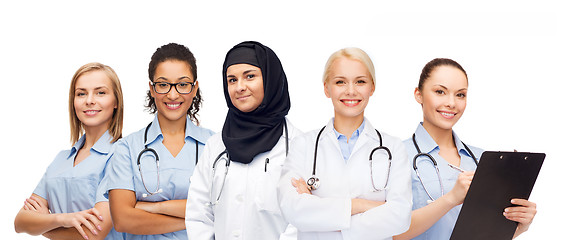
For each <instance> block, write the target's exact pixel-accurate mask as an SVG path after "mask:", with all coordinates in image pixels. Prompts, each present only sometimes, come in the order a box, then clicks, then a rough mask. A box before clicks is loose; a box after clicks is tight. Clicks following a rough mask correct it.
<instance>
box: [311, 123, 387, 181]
mask: <svg viewBox="0 0 569 240" xmlns="http://www.w3.org/2000/svg"><path fill="white" fill-rule="evenodd" d="M324 128H326V126H324V127H323V128H322V129H320V132H318V135H317V136H316V143H315V144H314V163H313V165H312V177H310V178H309V179H308V180H306V184H307V185H308V189H310V191H312V190H316V189H318V187H320V179H318V177H316V158H317V156H318V142H319V140H320V135H322V132H323V131H324ZM375 132H376V133H377V136H378V137H379V147H376V148H374V149H373V150H371V152H370V154H369V171H370V176H371V185H372V187H373V190H374V192H377V191H384V190H387V182H388V181H389V173H390V172H391V151H389V148H387V147H385V146H383V139H382V137H381V134H380V133H379V131H377V129H376V130H375ZM379 149H383V150H385V151H386V152H387V155H388V159H387V160H388V167H387V177H386V179H385V186H383V187H382V188H377V187H375V183H374V181H373V153H374V152H375V151H376V150H379Z"/></svg>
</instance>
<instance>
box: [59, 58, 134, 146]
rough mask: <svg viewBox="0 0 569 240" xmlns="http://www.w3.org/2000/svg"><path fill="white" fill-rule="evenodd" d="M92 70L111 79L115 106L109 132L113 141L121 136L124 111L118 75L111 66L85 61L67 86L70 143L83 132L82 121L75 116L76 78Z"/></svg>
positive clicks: (76, 139) (74, 141)
mask: <svg viewBox="0 0 569 240" xmlns="http://www.w3.org/2000/svg"><path fill="white" fill-rule="evenodd" d="M93 71H102V72H104V73H105V74H106V75H107V77H108V78H109V79H110V80H111V86H112V89H113V93H114V95H115V101H116V104H117V108H116V109H115V110H114V113H113V118H112V120H111V122H110V124H109V129H108V131H109V134H110V135H111V136H112V137H113V140H112V141H113V142H115V141H117V140H119V139H120V138H121V137H122V127H123V123H122V122H123V113H124V103H123V94H122V88H121V83H120V81H119V77H118V76H117V74H116V73H115V70H113V69H112V68H111V67H109V66H107V65H104V64H101V63H97V62H93V63H87V64H85V65H83V66H81V67H80V68H79V69H78V70H77V71H76V72H75V74H74V75H73V78H72V79H71V86H70V87H69V126H70V128H71V144H75V143H76V142H77V141H78V140H79V138H80V137H81V135H82V134H83V133H84V132H85V128H84V126H83V123H82V122H81V121H80V120H79V118H77V114H76V113H75V104H74V101H75V86H76V84H77V79H79V77H81V76H82V75H83V74H85V73H88V72H93Z"/></svg>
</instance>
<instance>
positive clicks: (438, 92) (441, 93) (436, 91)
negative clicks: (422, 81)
mask: <svg viewBox="0 0 569 240" xmlns="http://www.w3.org/2000/svg"><path fill="white" fill-rule="evenodd" d="M435 93H436V94H437V95H444V94H445V91H443V90H440V89H437V90H435Z"/></svg>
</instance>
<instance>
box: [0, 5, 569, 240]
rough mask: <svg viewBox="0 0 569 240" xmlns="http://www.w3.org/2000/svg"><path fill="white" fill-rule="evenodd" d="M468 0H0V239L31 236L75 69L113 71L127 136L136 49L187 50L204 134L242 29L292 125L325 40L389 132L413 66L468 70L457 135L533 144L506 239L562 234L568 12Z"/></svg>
mask: <svg viewBox="0 0 569 240" xmlns="http://www.w3.org/2000/svg"><path fill="white" fill-rule="evenodd" d="M204 2H205V1H204ZM389 2H392V1H389ZM470 2H472V3H456V2H454V1H453V2H450V1H449V2H439V3H437V4H432V3H430V4H427V3H423V2H422V1H416V2H413V1H411V2H409V1H405V2H402V3H389V4H385V3H376V2H375V1H373V2H372V1H370V2H361V1H349V3H347V1H346V2H335V1H322V2H318V3H312V2H309V1H281V2H278V3H266V2H264V1H259V2H214V1H210V2H208V3H193V2H190V1H188V2H172V1H162V2H160V3H158V2H156V3H150V2H140V1H123V2H105V1H102V2H101V1H93V2H92V3H86V2H85V3H83V2H81V3H80V2H78V1H77V2H76V1H73V2H57V1H35V2H34V1H19V2H17V3H12V2H10V3H6V2H5V1H3V2H2V3H0V32H1V37H0V69H1V75H0V76H1V78H2V80H1V81H0V83H1V84H2V88H1V89H2V93H1V94H0V97H1V102H2V106H4V107H3V108H4V111H2V117H1V119H2V124H1V125H0V128H1V129H0V132H1V133H2V137H1V138H0V141H1V143H0V147H1V151H2V153H3V157H1V158H0V161H2V162H3V166H4V167H3V171H2V174H0V178H1V181H0V182H1V183H2V184H3V185H4V186H3V187H2V188H3V191H2V195H3V197H2V205H1V206H2V209H1V210H2V214H1V215H2V217H1V218H0V221H1V222H0V237H1V238H2V239H32V238H34V237H30V236H28V235H26V234H16V233H15V232H14V230H13V221H14V217H15V215H16V213H17V212H18V210H19V209H20V207H21V206H22V204H23V202H24V199H25V198H26V197H28V196H29V195H30V194H31V192H32V191H33V189H34V188H35V186H36V184H37V183H38V181H39V180H40V178H41V176H42V174H43V173H44V171H45V169H46V167H47V166H48V164H49V163H50V162H51V161H52V160H53V158H54V157H55V155H56V154H57V153H58V152H59V151H60V150H62V149H64V148H69V147H70V143H69V127H68V113H67V101H68V96H67V95H68V88H69V83H70V80H71V77H72V75H73V73H74V72H75V70H77V68H79V67H80V66H81V65H83V64H85V63H88V62H93V61H97V62H101V63H104V64H107V65H110V66H111V67H113V68H114V69H115V70H116V72H117V73H118V75H119V78H120V79H121V82H122V87H123V91H124V99H125V107H126V110H125V118H124V120H125V127H124V131H123V133H124V134H123V135H128V134H130V133H132V132H133V131H136V130H138V129H140V128H142V127H144V126H145V125H146V124H147V123H148V122H149V121H151V120H152V118H153V117H152V116H151V115H150V114H148V113H147V112H145V111H144V108H143V105H144V99H145V94H146V90H147V86H148V85H147V82H148V77H147V68H148V62H149V60H150V56H151V55H152V53H153V52H154V51H155V49H156V48H157V47H159V46H161V45H163V44H166V43H169V42H177V43H181V44H184V45H186V46H188V47H189V48H190V50H191V51H192V52H193V53H194V54H195V56H196V58H197V61H198V80H199V81H200V88H201V90H202V92H203V96H204V99H205V101H204V105H203V108H202V110H201V111H200V120H201V122H202V126H204V127H207V128H210V129H212V130H214V131H216V132H218V131H220V130H221V127H222V124H223V120H224V117H225V113H226V110H227V108H226V105H225V101H224V97H223V94H222V89H223V88H222V84H221V81H222V78H221V66H222V63H223V59H224V56H225V53H226V52H227V50H229V49H230V48H231V47H232V46H233V45H235V44H237V43H239V42H241V41H244V40H256V41H259V42H261V43H263V44H265V45H267V46H269V47H271V48H272V49H273V50H274V51H275V52H276V53H277V55H278V56H279V57H280V59H281V61H282V63H283V66H284V69H285V72H286V74H287V76H288V80H289V89H290V95H291V101H292V108H291V110H290V112H289V118H290V119H291V120H292V122H293V123H295V125H296V126H297V127H299V128H300V129H301V130H303V131H308V130H312V129H316V128H319V127H320V126H323V125H324V124H326V123H327V121H328V119H329V118H330V117H331V116H332V114H333V112H332V105H331V104H330V102H329V100H328V99H327V98H326V97H325V96H324V94H323V91H322V83H321V75H322V71H323V67H324V63H325V61H326V59H327V58H328V56H329V55H330V54H331V53H332V52H333V51H335V50H338V49H340V48H343V47H348V46H356V47H360V48H362V49H364V50H365V51H366V52H367V53H368V54H369V55H370V56H371V58H372V60H373V61H374V63H375V67H376V72H377V79H378V82H377V86H376V92H375V94H374V96H373V97H372V98H371V100H370V104H369V105H368V107H367V111H366V116H367V117H368V119H370V120H371V121H372V122H373V124H374V126H375V127H376V128H378V129H381V130H382V131H385V132H388V133H390V134H392V135H395V136H398V137H400V138H401V139H406V138H408V137H410V135H411V134H412V133H413V131H414V130H415V128H416V126H417V124H418V122H419V121H420V120H421V119H422V113H421V110H420V106H419V104H417V103H416V102H415V100H414V99H413V89H414V87H415V86H416V84H417V82H418V78H419V74H420V71H421V68H422V67H423V65H424V64H425V63H427V62H428V61H429V60H431V59H433V58H435V57H448V58H452V59H455V60H457V61H458V62H459V63H461V64H462V66H463V67H464V68H465V69H466V71H467V73H468V76H469V80H470V86H469V98H468V107H467V110H466V112H465V114H464V116H463V117H462V120H461V121H460V122H459V123H458V124H457V125H456V126H455V131H456V132H457V133H458V134H459V135H460V137H461V139H462V140H464V141H465V142H466V143H468V144H471V145H474V146H478V147H482V148H484V149H486V150H512V149H514V148H516V149H518V150H520V151H533V152H545V153H546V154H547V157H546V161H545V163H544V165H543V168H542V171H541V173H540V176H539V178H538V180H537V183H536V185H535V187H534V191H533V193H532V196H531V198H530V200H532V201H535V202H537V203H538V214H537V216H536V217H535V219H534V223H533V225H532V227H531V228H530V230H529V231H528V232H527V233H526V234H524V235H523V236H522V237H520V238H519V239H543V238H545V237H544V236H548V237H557V238H559V236H565V235H566V234H565V231H564V230H563V228H564V227H566V224H563V223H562V221H563V222H567V220H566V219H565V218H566V215H567V213H568V211H567V210H566V209H565V205H566V203H565V202H566V199H567V197H568V194H567V191H566V190H565V189H564V188H565V185H564V184H563V183H565V182H566V179H567V178H566V177H562V174H565V173H566V171H565V169H567V164H566V162H567V160H568V158H567V156H566V155H562V147H563V146H564V140H565V139H564V138H563V137H566V136H567V134H568V133H569V132H568V131H567V128H566V127H565V124H563V123H565V122H566V121H567V117H568V112H569V111H568V107H567V104H568V103H569V101H568V100H567V98H566V97H565V96H564V95H565V94H566V92H567V87H568V85H569V84H568V83H567V81H568V80H569V79H568V77H567V74H566V72H567V69H568V66H569V65H568V63H569V60H567V56H568V54H569V47H568V42H569V41H568V40H569V34H568V33H569V30H568V27H569V17H568V16H569V10H568V9H567V8H565V7H564V6H562V5H561V4H560V3H558V2H552V1H540V3H539V5H536V4H532V3H531V2H526V1H511V2H502V3H495V2H494V1H492V2H488V4H485V3H483V2H480V1H470ZM562 181H565V182H562ZM555 186H558V187H561V188H563V189H559V190H557V189H558V188H556V187H555ZM37 238H41V237H37ZM37 238H35V239H37Z"/></svg>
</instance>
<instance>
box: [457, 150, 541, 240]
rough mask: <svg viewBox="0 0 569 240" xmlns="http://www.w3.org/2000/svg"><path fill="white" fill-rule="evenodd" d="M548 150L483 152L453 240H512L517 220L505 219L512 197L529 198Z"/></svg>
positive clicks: (459, 216)
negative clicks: (539, 151)
mask: <svg viewBox="0 0 569 240" xmlns="http://www.w3.org/2000/svg"><path fill="white" fill-rule="evenodd" d="M544 159H545V153H527V152H492V151H486V152H484V153H483V154H482V157H481V158H480V162H479V164H478V168H477V169H476V172H475V173H474V177H473V179H472V183H471V185H470V188H469V189H468V192H467V193H466V197H465V199H464V203H463V205H462V209H461V210H460V214H459V215H458V219H457V221H456V224H455V226H454V229H453V231H452V235H451V237H450V240H475V239H476V240H479V239H485V240H493V239H495V240H500V239H508V240H511V239H512V237H513V236H514V233H515V231H516V227H517V224H518V223H517V222H513V221H510V220H508V219H506V218H505V217H504V215H503V212H504V209H505V208H507V207H510V206H513V205H512V204H511V203H510V200H511V199H512V198H523V199H528V198H529V195H530V193H531V190H532V189H533V186H534V184H535V180H536V179H537V175H538V174H539V170H540V169H541V165H542V164H543V160H544Z"/></svg>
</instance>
